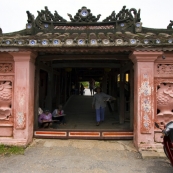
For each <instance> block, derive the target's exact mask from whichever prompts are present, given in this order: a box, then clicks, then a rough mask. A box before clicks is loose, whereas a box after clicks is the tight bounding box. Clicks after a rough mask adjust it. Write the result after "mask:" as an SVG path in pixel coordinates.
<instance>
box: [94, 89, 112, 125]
mask: <svg viewBox="0 0 173 173" xmlns="http://www.w3.org/2000/svg"><path fill="white" fill-rule="evenodd" d="M96 92H97V93H96V94H95V95H94V98H93V102H92V107H93V108H94V107H95V109H96V122H97V123H96V126H99V125H100V122H103V121H104V115H105V108H106V100H109V99H113V100H115V98H114V97H112V96H110V95H107V94H105V93H103V92H102V91H101V88H100V87H97V88H96Z"/></svg>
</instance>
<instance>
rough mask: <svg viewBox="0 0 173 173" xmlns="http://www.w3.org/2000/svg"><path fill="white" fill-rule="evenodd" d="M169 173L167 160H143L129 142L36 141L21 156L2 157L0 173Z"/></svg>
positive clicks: (169, 167) (0, 158)
mask: <svg viewBox="0 0 173 173" xmlns="http://www.w3.org/2000/svg"><path fill="white" fill-rule="evenodd" d="M42 172H43V173H171V172H173V168H172V167H171V166H170V164H169V161H168V160H167V159H144V160H143V159H142V158H141V155H140V154H139V153H138V152H137V151H136V149H135V148H134V147H133V144H132V141H98V140H57V139H51V140H50V139H46V140H43V139H35V140H34V142H33V143H32V144H31V145H30V146H29V147H28V148H27V149H26V151H25V154H24V155H13V156H1V157H0V173H42Z"/></svg>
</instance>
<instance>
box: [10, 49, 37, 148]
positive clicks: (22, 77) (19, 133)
mask: <svg viewBox="0 0 173 173" xmlns="http://www.w3.org/2000/svg"><path fill="white" fill-rule="evenodd" d="M10 54H11V55H12V56H13V59H14V62H15V79H14V130H13V139H14V140H13V141H12V144H14V141H15V143H16V145H27V144H28V143H30V142H31V141H32V138H33V124H34V78H35V65H34V62H35V58H36V54H33V53H32V52H14V53H10Z"/></svg>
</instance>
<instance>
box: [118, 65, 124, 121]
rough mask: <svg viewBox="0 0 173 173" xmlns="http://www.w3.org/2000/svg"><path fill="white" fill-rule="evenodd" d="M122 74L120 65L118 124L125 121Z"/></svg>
mask: <svg viewBox="0 0 173 173" xmlns="http://www.w3.org/2000/svg"><path fill="white" fill-rule="evenodd" d="M124 82H125V79H124V72H123V67H122V65H121V68H120V82H119V83H120V104H119V106H120V111H119V123H120V124H124V120H125V96H124Z"/></svg>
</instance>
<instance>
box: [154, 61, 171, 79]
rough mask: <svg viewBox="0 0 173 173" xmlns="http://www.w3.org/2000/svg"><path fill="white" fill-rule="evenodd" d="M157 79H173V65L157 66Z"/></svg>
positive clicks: (157, 64) (158, 64)
mask: <svg viewBox="0 0 173 173" xmlns="http://www.w3.org/2000/svg"><path fill="white" fill-rule="evenodd" d="M155 77H173V64H161V63H156V64H155Z"/></svg>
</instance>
